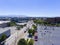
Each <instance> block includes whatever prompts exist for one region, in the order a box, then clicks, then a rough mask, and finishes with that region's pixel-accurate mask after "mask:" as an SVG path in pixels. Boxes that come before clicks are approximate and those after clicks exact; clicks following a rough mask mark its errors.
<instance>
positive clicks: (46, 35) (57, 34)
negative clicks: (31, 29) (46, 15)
mask: <svg viewBox="0 0 60 45" xmlns="http://www.w3.org/2000/svg"><path fill="white" fill-rule="evenodd" d="M37 31H38V41H35V43H34V45H60V27H49V26H47V27H46V26H40V25H38V26H37Z"/></svg>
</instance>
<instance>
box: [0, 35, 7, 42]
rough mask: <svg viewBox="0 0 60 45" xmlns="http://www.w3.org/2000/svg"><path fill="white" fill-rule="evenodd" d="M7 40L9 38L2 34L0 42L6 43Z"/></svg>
mask: <svg viewBox="0 0 60 45" xmlns="http://www.w3.org/2000/svg"><path fill="white" fill-rule="evenodd" d="M6 38H7V36H6V35H5V34H2V36H1V37H0V42H2V41H4V40H5V39H6Z"/></svg>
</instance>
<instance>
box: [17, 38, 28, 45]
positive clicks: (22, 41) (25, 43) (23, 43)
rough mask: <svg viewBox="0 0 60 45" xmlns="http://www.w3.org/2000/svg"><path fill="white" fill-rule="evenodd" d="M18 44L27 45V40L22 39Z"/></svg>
mask: <svg viewBox="0 0 60 45" xmlns="http://www.w3.org/2000/svg"><path fill="white" fill-rule="evenodd" d="M18 45H27V41H26V40H25V39H20V40H19V42H18Z"/></svg>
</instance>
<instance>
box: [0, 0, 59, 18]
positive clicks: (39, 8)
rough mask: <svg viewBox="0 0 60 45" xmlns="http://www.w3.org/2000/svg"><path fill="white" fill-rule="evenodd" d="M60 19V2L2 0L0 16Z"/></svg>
mask: <svg viewBox="0 0 60 45" xmlns="http://www.w3.org/2000/svg"><path fill="white" fill-rule="evenodd" d="M12 15H13V16H17V15H18V16H21V15H23V16H30V17H60V0H0V16H12Z"/></svg>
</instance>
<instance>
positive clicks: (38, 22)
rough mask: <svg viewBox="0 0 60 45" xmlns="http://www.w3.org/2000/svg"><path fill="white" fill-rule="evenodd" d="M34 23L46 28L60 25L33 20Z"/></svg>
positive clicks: (59, 24)
mask: <svg viewBox="0 0 60 45" xmlns="http://www.w3.org/2000/svg"><path fill="white" fill-rule="evenodd" d="M34 23H36V24H41V25H47V26H60V23H49V22H47V21H44V20H34Z"/></svg>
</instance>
